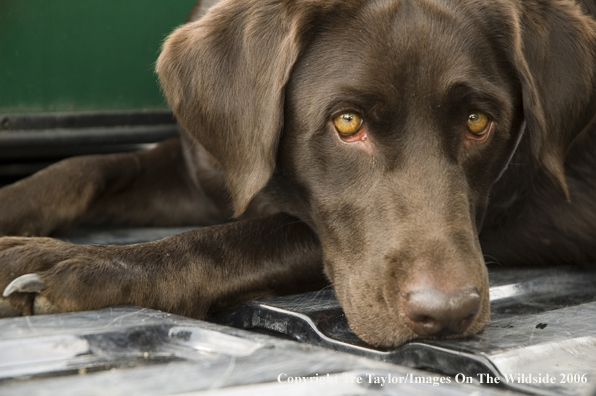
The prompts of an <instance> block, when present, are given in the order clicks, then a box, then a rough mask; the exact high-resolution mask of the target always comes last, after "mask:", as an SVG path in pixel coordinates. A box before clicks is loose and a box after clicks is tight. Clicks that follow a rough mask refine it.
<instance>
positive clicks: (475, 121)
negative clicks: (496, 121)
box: [468, 111, 490, 136]
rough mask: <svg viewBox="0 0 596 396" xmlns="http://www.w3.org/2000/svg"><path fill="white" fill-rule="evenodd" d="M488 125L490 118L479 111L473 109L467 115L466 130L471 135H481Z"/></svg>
mask: <svg viewBox="0 0 596 396" xmlns="http://www.w3.org/2000/svg"><path fill="white" fill-rule="evenodd" d="M489 125H490V118H489V117H488V116H487V115H486V114H484V113H483V112H481V111H474V112H472V113H470V114H469V115H468V131H470V133H471V134H472V135H476V136H480V135H483V134H484V133H486V131H487V130H488V127H489Z"/></svg>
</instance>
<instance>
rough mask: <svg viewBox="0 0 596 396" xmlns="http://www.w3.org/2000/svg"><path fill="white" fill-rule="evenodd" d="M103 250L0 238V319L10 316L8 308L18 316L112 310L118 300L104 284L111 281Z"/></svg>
mask: <svg viewBox="0 0 596 396" xmlns="http://www.w3.org/2000/svg"><path fill="white" fill-rule="evenodd" d="M104 248H105V247H101V246H80V245H73V244H71V243H67V242H62V241H58V240H55V239H51V238H23V237H3V238H0V291H2V298H0V302H1V304H0V316H2V312H5V314H4V315H10V313H11V309H10V308H9V307H7V303H9V304H10V306H11V307H12V308H13V311H15V310H16V312H17V313H20V314H23V315H31V314H40V313H53V312H58V311H61V312H66V311H81V310H88V309H95V308H100V307H104V306H106V305H111V304H112V303H113V300H114V299H118V298H120V297H121V295H119V294H118V293H117V292H116V293H114V294H113V295H110V292H111V291H114V290H110V289H113V288H110V287H106V284H109V283H110V282H104V280H105V279H107V278H108V277H112V276H114V274H113V273H111V272H113V270H114V266H113V263H112V262H111V261H110V260H109V258H107V257H106V255H105V254H102V253H105V250H106V249H104ZM115 279H118V278H115ZM112 284H115V282H112ZM115 303H120V301H116V302H115ZM13 315H14V312H13Z"/></svg>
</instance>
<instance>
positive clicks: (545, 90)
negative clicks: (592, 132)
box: [508, 1, 596, 200]
mask: <svg viewBox="0 0 596 396" xmlns="http://www.w3.org/2000/svg"><path fill="white" fill-rule="evenodd" d="M519 4H520V7H521V9H518V10H517V12H514V15H513V21H512V22H513V24H512V25H510V28H511V32H510V33H511V35H510V37H512V42H509V43H508V47H509V50H508V51H509V56H510V58H511V61H512V63H513V64H514V66H515V69H516V72H517V74H518V76H519V79H520V81H521V86H522V94H523V107H524V116H525V120H526V125H527V132H526V133H528V134H529V135H530V136H529V138H530V143H531V147H532V151H533V155H534V157H535V158H536V160H537V161H538V163H539V165H540V166H541V168H542V169H543V170H544V171H545V172H546V174H547V175H548V176H549V177H550V179H551V180H552V181H553V183H554V185H555V186H556V187H558V189H559V191H560V192H561V194H562V195H563V196H564V197H565V198H566V199H567V200H569V191H568V188H567V183H566V181H565V171H564V161H565V156H566V154H567V150H568V149H569V147H570V146H571V144H572V143H573V141H574V140H575V138H576V137H577V136H578V135H580V134H581V132H582V131H583V130H585V128H586V127H587V126H588V124H590V123H591V122H592V121H593V120H592V118H593V114H592V113H593V111H594V109H592V108H590V107H592V106H588V104H589V103H591V104H594V103H595V102H594V101H595V99H596V85H595V76H594V73H595V66H596V65H595V63H596V58H595V54H594V50H595V49H596V23H595V22H594V21H593V20H592V19H591V18H590V17H588V16H586V15H585V14H584V13H583V12H582V10H581V9H580V7H579V6H578V5H577V4H575V3H574V2H572V1H544V2H521V3H519Z"/></svg>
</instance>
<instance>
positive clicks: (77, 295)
mask: <svg viewBox="0 0 596 396" xmlns="http://www.w3.org/2000/svg"><path fill="white" fill-rule="evenodd" d="M594 9H596V7H595V5H594V3H592V2H590V3H585V4H576V3H575V2H574V1H573V0H541V1H515V0H481V1H479V0H223V1H221V2H219V3H217V4H216V5H215V6H213V7H212V8H211V9H210V10H209V11H208V12H207V13H206V14H205V15H204V16H202V17H201V18H199V19H198V20H194V21H190V22H189V23H187V24H185V25H183V26H182V27H180V28H179V29H177V30H176V31H175V32H174V33H172V34H171V35H170V36H169V37H168V39H167V40H166V42H165V43H164V45H163V51H162V53H161V55H160V57H159V60H158V62H157V73H158V74H159V79H160V82H161V85H162V87H163V92H164V93H165V96H166V97H167V99H168V102H169V104H170V105H171V107H172V109H173V111H174V113H175V115H176V117H177V118H178V121H179V123H180V126H181V128H182V129H183V130H184V131H185V132H186V133H185V134H184V135H183V136H182V137H181V138H180V139H175V140H169V141H165V142H163V143H161V144H160V145H159V146H158V147H156V148H155V149H152V150H149V151H143V152H137V153H128V154H114V155H104V156H88V157H79V158H73V159H68V160H66V161H63V162H61V163H58V164H56V165H54V166H51V167H50V168H47V169H46V170H43V171H41V172H39V173H38V174H36V175H34V176H32V177H30V178H28V179H25V180H23V181H20V182H18V183H15V184H14V185H10V186H7V187H5V188H4V189H2V190H0V202H1V208H0V234H3V235H16V236H12V237H10V236H8V237H4V238H2V239H0V288H1V289H2V290H4V289H5V288H6V289H5V290H4V297H5V298H8V299H10V301H11V303H12V304H13V305H14V306H15V307H17V308H18V309H19V310H20V311H21V312H22V313H25V314H28V313H31V311H32V301H33V296H35V295H36V293H38V295H39V296H40V297H38V298H43V299H45V301H47V302H48V303H50V304H52V305H53V306H55V307H56V308H57V309H59V310H61V311H74V310H87V309H95V308H100V307H105V306H108V305H113V304H123V303H131V304H136V305H140V306H145V307H151V308H156V309H161V310H165V311H169V312H174V313H178V314H182V315H189V316H193V317H199V318H200V317H203V316H204V315H205V314H206V313H208V312H210V311H213V310H217V309H222V308H225V307H227V306H229V305H232V304H234V303H238V302H240V301H245V300H248V299H251V298H256V297H263V296H268V295H275V294H280V293H290V292H297V291H301V290H310V289H313V288H317V287H321V285H322V284H323V282H324V281H325V278H326V279H328V281H329V282H330V283H331V284H332V285H333V287H334V288H335V292H336V295H337V298H338V299H339V301H340V303H341V305H342V307H343V309H344V310H345V313H346V316H347V318H348V321H349V324H350V326H351V328H352V329H353V330H354V332H355V333H356V334H357V335H358V336H360V337H361V338H362V339H364V340H365V341H367V342H369V343H370V344H373V345H379V346H395V345H399V344H401V343H403V342H405V341H407V340H410V339H413V338H417V337H437V336H451V337H453V336H465V335H470V334H473V333H476V332H478V331H480V330H481V329H483V328H484V327H485V326H486V325H487V324H488V322H489V294H488V281H487V269H486V267H485V261H484V257H487V258H489V259H490V260H496V261H497V262H499V263H502V264H519V263H522V264H550V263H585V262H589V261H590V260H596V205H595V204H594V202H595V200H596V183H595V182H594V174H595V172H596V168H595V166H596V147H595V146H596V128H595V127H594V118H595V114H596V76H595V73H596V55H595V52H596V22H595V20H594V19H593V17H592V16H590V15H591V14H590V13H591V12H593V11H594ZM203 12H204V11H203V9H202V8H201V7H200V6H197V7H195V9H194V10H193V12H192V13H191V15H192V16H193V18H191V19H195V18H194V16H197V15H202V14H203ZM232 218H234V219H236V221H234V222H228V221H229V220H231V219H232ZM106 222H109V223H118V224H140V225H173V224H177V225H179V224H187V223H203V224H210V225H213V226H210V227H206V228H201V229H197V230H196V231H190V232H186V233H183V234H180V235H176V236H173V237H169V238H166V239H163V240H160V241H156V242H151V243H143V244H136V245H129V246H77V245H72V244H69V243H65V242H61V241H58V240H55V239H51V238H35V237H34V238H26V237H23V236H31V235H35V236H43V235H50V234H52V233H54V232H55V231H56V230H59V229H62V228H64V227H67V226H71V225H73V224H79V223H94V224H95V223H106ZM222 223H223V224H222ZM214 224H220V225H214ZM18 235H20V237H19V236H18ZM483 253H484V255H483ZM323 274H324V276H323ZM23 275H24V276H23Z"/></svg>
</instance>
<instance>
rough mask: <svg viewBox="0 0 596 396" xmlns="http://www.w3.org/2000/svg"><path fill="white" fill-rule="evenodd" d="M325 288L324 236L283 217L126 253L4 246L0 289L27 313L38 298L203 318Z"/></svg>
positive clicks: (51, 243) (37, 243) (53, 245)
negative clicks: (320, 238) (248, 303)
mask: <svg viewBox="0 0 596 396" xmlns="http://www.w3.org/2000/svg"><path fill="white" fill-rule="evenodd" d="M27 274H34V275H28V276H26V277H24V278H22V276H23V275H27ZM16 278H19V279H17V280H16V281H14V280H15V279H16ZM9 284H10V285H9ZM324 284H325V278H324V276H323V270H322V264H321V251H320V246H319V242H318V238H317V236H316V235H315V234H314V233H313V231H312V230H311V229H310V228H309V227H308V226H306V225H305V224H304V223H302V222H300V221H298V220H297V219H295V218H293V217H291V216H288V215H285V214H277V215H273V216H269V217H265V218H258V219H251V220H245V221H239V222H235V223H229V224H224V225H219V226H213V227H208V228H202V229H198V230H194V231H189V232H185V233H182V234H178V235H175V236H172V237H169V238H165V239H162V240H159V241H155V242H148V243H141V244H135V245H127V246H97V245H73V244H70V243H66V242H62V241H58V240H55V239H51V238H22V237H4V238H0V290H4V296H5V297H6V298H8V299H9V300H10V302H11V304H12V305H13V306H15V307H16V308H17V309H18V310H19V311H20V312H21V313H23V314H31V313H32V300H33V298H32V297H33V296H35V295H37V296H40V297H43V298H44V299H45V300H47V301H48V302H49V303H50V304H51V305H52V306H54V307H56V308H57V309H58V310H59V311H81V310H90V309H97V308H102V307H106V306H110V305H118V304H134V305H138V306H143V307H148V308H154V309H159V310H164V311H167V312H171V313H176V314H180V315H186V316H191V317H195V318H202V317H204V315H205V314H206V313H207V312H208V311H209V310H210V309H212V308H214V307H222V306H229V305H230V304H229V303H230V302H232V301H233V302H234V303H239V302H242V301H246V300H248V299H251V298H254V297H255V296H268V295H272V294H273V295H277V294H288V293H295V292H299V291H308V290H314V289H318V288H320V287H322V286H323V285H324ZM7 286H8V287H7Z"/></svg>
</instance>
